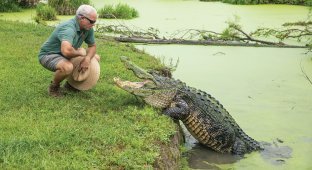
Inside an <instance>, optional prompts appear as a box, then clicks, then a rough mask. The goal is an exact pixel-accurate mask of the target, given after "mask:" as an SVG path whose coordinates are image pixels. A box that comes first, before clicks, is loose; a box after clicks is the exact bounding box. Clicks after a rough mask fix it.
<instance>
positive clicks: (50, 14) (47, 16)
mask: <svg viewBox="0 0 312 170" xmlns="http://www.w3.org/2000/svg"><path fill="white" fill-rule="evenodd" d="M36 13H37V15H36V16H37V17H38V18H36V20H37V19H40V20H44V21H52V20H56V10H55V9H54V8H53V7H51V6H48V5H45V4H39V5H37V8H36Z"/></svg>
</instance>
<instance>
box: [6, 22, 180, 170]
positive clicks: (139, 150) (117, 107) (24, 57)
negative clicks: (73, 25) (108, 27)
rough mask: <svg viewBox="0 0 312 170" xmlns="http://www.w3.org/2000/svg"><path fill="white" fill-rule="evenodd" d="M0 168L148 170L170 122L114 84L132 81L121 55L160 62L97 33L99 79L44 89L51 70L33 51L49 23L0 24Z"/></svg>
mask: <svg viewBox="0 0 312 170" xmlns="http://www.w3.org/2000/svg"><path fill="white" fill-rule="evenodd" d="M0 22H1V24H0V89H1V90H0V169H31V168H40V169H41V168H44V169H149V168H152V166H153V162H154V160H155V159H156V158H157V156H159V146H158V145H157V143H160V142H168V141H169V138H170V136H171V135H172V134H174V133H175V126H174V124H173V123H172V120H171V119H169V118H168V117H166V116H163V115H160V114H158V111H156V110H154V109H152V108H150V107H148V106H146V105H144V104H143V103H142V102H141V101H138V100H137V99H136V98H135V97H134V96H132V95H130V94H128V93H126V92H124V91H122V90H121V89H119V88H117V87H115V86H114V84H113V77H114V76H119V77H121V78H127V79H132V80H133V79H134V78H135V77H134V76H133V75H132V73H131V72H130V71H127V70H126V69H125V68H124V67H123V65H122V63H121V62H120V60H119V57H120V56H122V55H124V56H128V57H130V58H131V59H132V60H133V61H134V62H136V63H137V64H138V65H141V66H143V67H145V68H149V66H155V65H157V66H159V65H160V64H159V61H158V60H156V59H155V58H153V57H150V56H148V55H147V54H144V53H143V52H139V51H137V50H136V49H135V48H134V47H132V46H131V45H130V46H127V45H123V44H118V43H115V42H112V41H107V40H101V39H99V38H97V51H98V53H99V54H100V55H101V59H102V60H101V63H100V65H101V77H100V80H99V82H98V84H97V86H96V87H95V88H94V89H91V90H89V91H85V92H82V93H70V94H68V95H66V96H65V97H64V98H61V99H58V98H52V97H49V96H48V94H47V88H48V85H49V83H50V81H51V79H52V72H49V71H48V70H46V69H44V68H43V67H42V66H41V65H40V64H39V62H38V59H37V54H38V51H39V48H40V46H41V45H42V43H43V42H44V41H45V40H46V39H47V37H48V36H49V35H50V33H51V32H52V30H53V28H51V27H44V26H39V25H34V24H25V23H16V22H10V21H3V20H2V21H0Z"/></svg>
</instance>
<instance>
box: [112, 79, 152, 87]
mask: <svg viewBox="0 0 312 170" xmlns="http://www.w3.org/2000/svg"><path fill="white" fill-rule="evenodd" d="M114 82H115V84H116V85H117V86H119V87H121V88H125V87H128V88H134V89H138V88H141V87H143V86H144V85H145V84H146V83H147V81H144V82H131V81H122V80H121V79H120V78H119V77H114Z"/></svg>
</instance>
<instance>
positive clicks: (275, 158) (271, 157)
mask: <svg viewBox="0 0 312 170" xmlns="http://www.w3.org/2000/svg"><path fill="white" fill-rule="evenodd" d="M279 143H283V141H281V140H279V139H277V141H273V144H270V143H264V144H263V145H264V150H263V151H261V156H262V158H263V159H264V160H265V161H268V162H269V163H271V164H273V165H281V164H284V163H285V162H286V159H289V158H291V157H292V156H291V153H292V149H291V148H290V147H289V146H279Z"/></svg>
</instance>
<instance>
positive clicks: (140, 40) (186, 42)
mask: <svg viewBox="0 0 312 170" xmlns="http://www.w3.org/2000/svg"><path fill="white" fill-rule="evenodd" d="M114 39H115V40H116V41H119V42H129V43H144V44H184V45H212V46H245V47H275V48H307V47H306V46H300V45H287V44H283V43H275V44H260V43H246V42H237V41H212V40H185V39H149V38H137V37H115V38H114Z"/></svg>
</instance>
